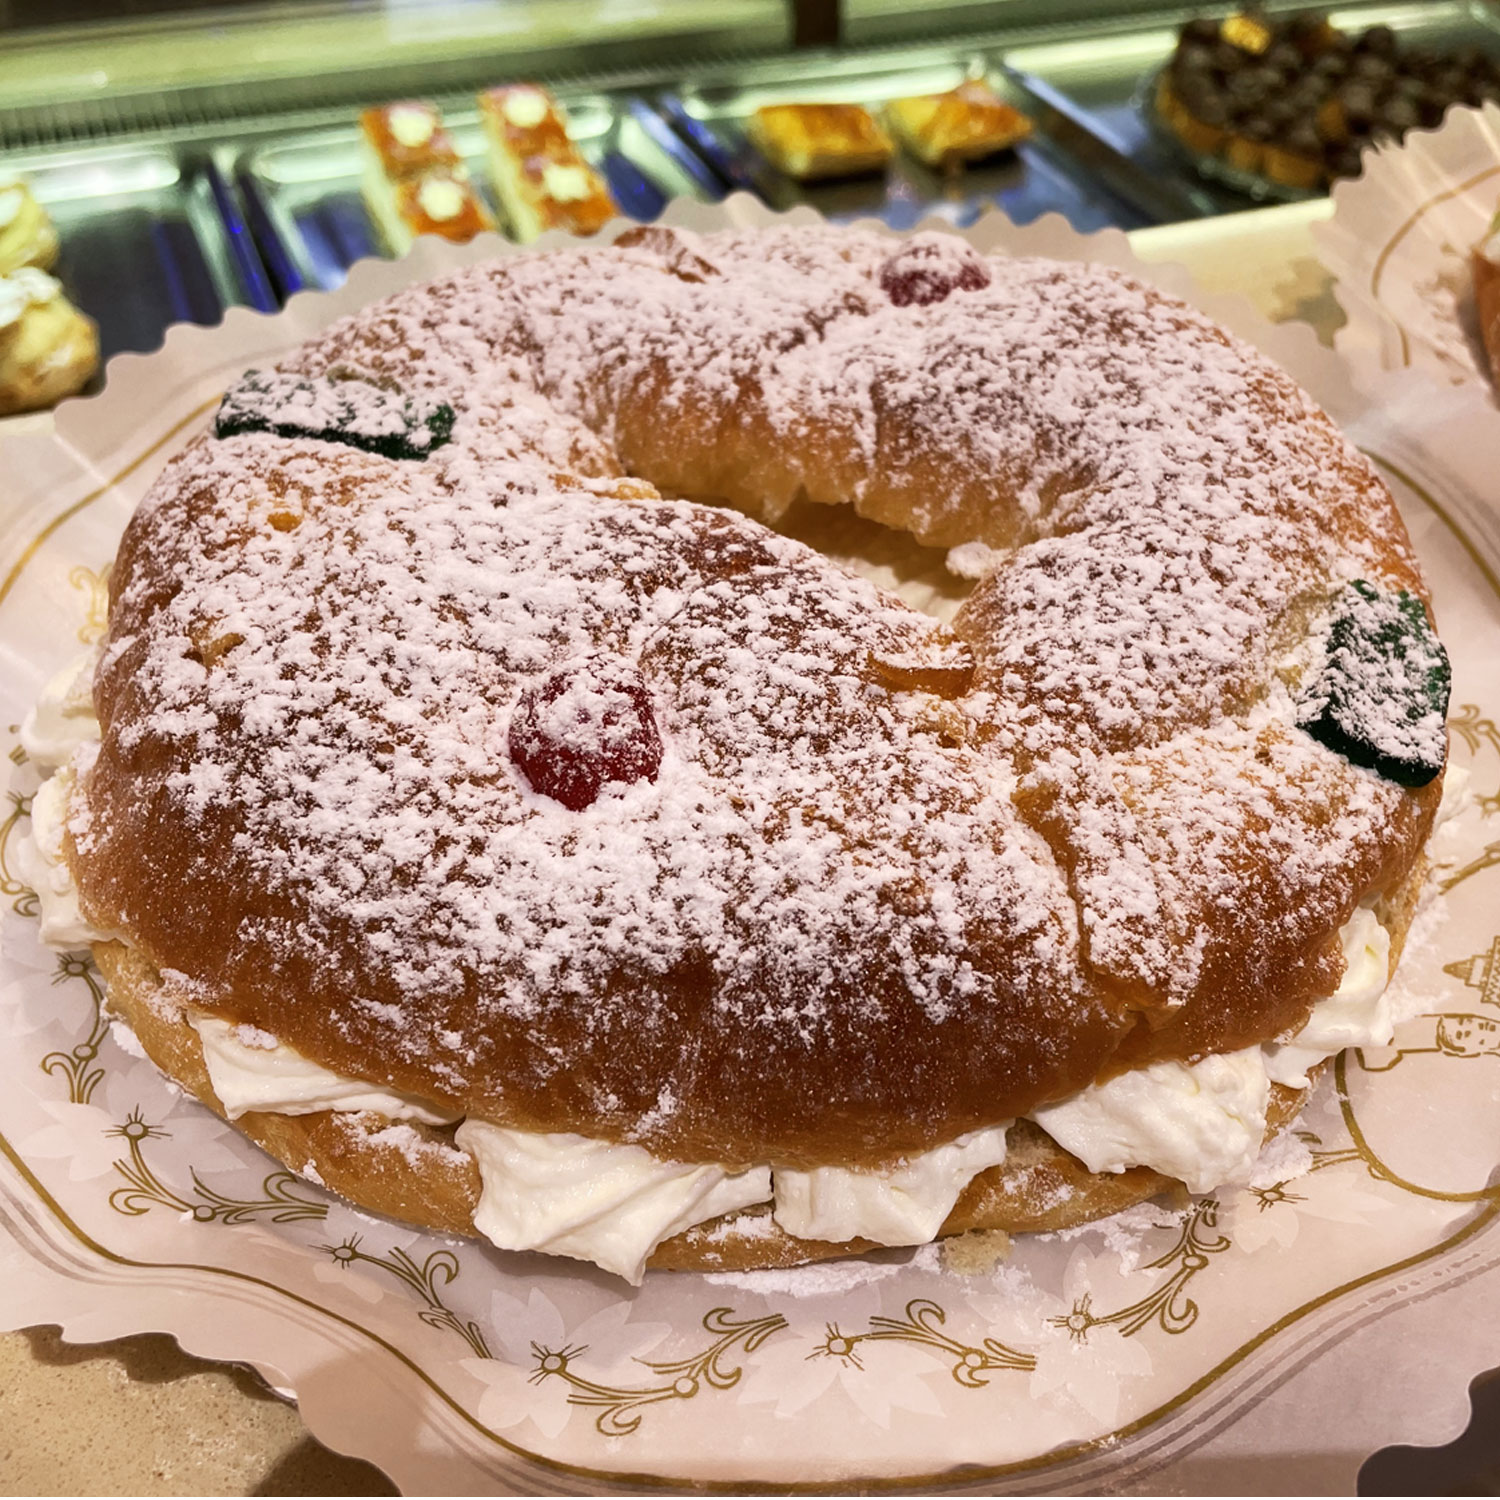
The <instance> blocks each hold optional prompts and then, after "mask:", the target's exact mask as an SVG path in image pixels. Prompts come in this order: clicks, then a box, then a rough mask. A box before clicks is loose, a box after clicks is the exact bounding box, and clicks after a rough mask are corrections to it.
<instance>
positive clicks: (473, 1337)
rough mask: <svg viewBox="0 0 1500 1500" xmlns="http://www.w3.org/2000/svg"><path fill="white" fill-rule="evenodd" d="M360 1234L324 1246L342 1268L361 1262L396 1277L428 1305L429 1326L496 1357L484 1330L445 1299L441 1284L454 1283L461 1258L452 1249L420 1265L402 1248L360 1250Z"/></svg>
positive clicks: (425, 1319) (424, 1315) (436, 1252)
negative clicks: (378, 1251) (373, 1251)
mask: <svg viewBox="0 0 1500 1500" xmlns="http://www.w3.org/2000/svg"><path fill="white" fill-rule="evenodd" d="M360 1238H361V1237H360V1236H359V1235H357V1234H353V1235H350V1236H349V1238H348V1239H346V1240H344V1241H343V1242H342V1243H341V1244H338V1245H322V1246H320V1247H319V1248H320V1249H322V1250H326V1251H327V1252H328V1254H329V1255H331V1256H332V1257H333V1263H334V1265H336V1266H338V1267H339V1269H340V1270H345V1271H346V1270H348V1269H349V1267H350V1266H352V1265H355V1264H359V1265H365V1266H374V1267H375V1269H376V1270H379V1271H385V1272H386V1273H387V1274H389V1275H391V1276H394V1277H395V1278H396V1280H397V1281H399V1282H401V1283H402V1285H403V1286H407V1287H410V1288H411V1289H412V1291H414V1292H415V1293H416V1294H417V1296H419V1297H420V1298H421V1299H422V1301H423V1302H424V1303H425V1304H426V1306H425V1307H423V1309H422V1310H421V1312H419V1313H418V1314H417V1316H418V1317H419V1318H420V1319H421V1320H422V1322H424V1323H425V1324H427V1326H428V1327H429V1328H439V1329H442V1330H443V1331H444V1332H447V1333H456V1334H457V1335H458V1336H459V1338H461V1339H462V1340H463V1341H464V1342H465V1343H466V1344H467V1345H468V1346H469V1348H470V1349H472V1350H473V1351H474V1353H475V1354H476V1355H478V1357H479V1358H480V1359H493V1358H494V1357H495V1356H494V1355H493V1354H491V1353H490V1346H489V1344H488V1343H487V1342H486V1341H485V1337H484V1332H483V1330H482V1329H481V1328H480V1326H479V1324H478V1323H475V1322H474V1321H473V1320H472V1319H469V1320H466V1319H464V1318H461V1317H460V1316H459V1315H458V1314H457V1313H456V1312H454V1311H453V1309H452V1308H451V1307H449V1306H448V1305H447V1304H446V1303H445V1302H444V1301H443V1298H442V1293H441V1291H440V1284H441V1286H451V1285H452V1284H453V1282H455V1281H456V1280H457V1279H458V1273H459V1264H458V1257H457V1256H456V1255H455V1254H454V1253H453V1252H452V1251H451V1250H434V1251H433V1252H432V1254H431V1255H429V1256H428V1257H427V1259H426V1260H424V1261H423V1262H422V1263H421V1264H420V1265H418V1264H417V1261H416V1259H415V1258H414V1257H413V1256H411V1255H409V1254H408V1253H407V1252H406V1251H405V1250H402V1249H400V1248H399V1247H398V1248H396V1249H395V1250H391V1251H389V1252H387V1253H386V1254H385V1255H371V1254H370V1253H369V1251H367V1250H361V1249H360V1248H359V1246H360Z"/></svg>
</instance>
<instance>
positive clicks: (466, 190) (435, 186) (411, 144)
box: [359, 100, 495, 255]
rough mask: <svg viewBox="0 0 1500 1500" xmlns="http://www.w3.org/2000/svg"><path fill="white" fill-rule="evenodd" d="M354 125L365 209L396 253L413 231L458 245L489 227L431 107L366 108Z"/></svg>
mask: <svg viewBox="0 0 1500 1500" xmlns="http://www.w3.org/2000/svg"><path fill="white" fill-rule="evenodd" d="M359 123H360V131H361V134H362V135H363V136H364V141H365V152H366V169H365V173H364V177H363V181H362V189H363V193H364V198H365V204H366V206H367V207H368V208H369V210H370V214H371V217H372V218H373V219H374V220H375V222H376V224H377V225H378V226H379V228H380V231H381V233H382V234H383V235H384V236H385V240H386V243H387V244H388V245H389V246H390V248H391V250H392V251H393V252H394V253H395V254H397V255H403V254H405V253H406V251H407V250H409V249H410V248H411V244H412V240H413V239H414V238H415V237H416V236H417V235H419V234H436V235H441V236H442V238H443V239H446V240H453V241H454V242H455V243H459V244H461V243H463V242H464V241H466V240H471V239H473V238H474V236H475V235H476V234H478V233H480V232H481V231H482V230H486V229H493V228H494V227H495V221H494V218H493V217H492V216H491V214H490V211H489V210H488V209H487V208H486V207H485V206H484V204H483V202H481V201H480V198H479V195H478V194H477V193H476V192H475V191H474V187H473V184H472V183H471V182H470V181H469V170H468V168H467V167H466V166H465V165H464V161H463V158H462V157H461V156H460V155H459V154H458V148H457V147H456V146H455V145H454V144H453V138H452V136H450V135H449V134H448V132H447V130H446V129H445V128H444V126H443V117H442V113H441V111H440V110H439V109H438V108H437V106H436V105H434V104H427V103H425V102H421V101H413V100H406V101H402V102H400V103H395V104H384V105H380V106H378V107H376V108H373V109H367V110H365V111H364V112H363V113H362V114H361V115H360V117H359ZM403 137H404V138H403Z"/></svg>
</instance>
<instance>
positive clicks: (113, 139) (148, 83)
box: [0, 0, 1500, 359]
mask: <svg viewBox="0 0 1500 1500" xmlns="http://www.w3.org/2000/svg"><path fill="white" fill-rule="evenodd" d="M1294 8H1295V7H1293V6H1284V5H1274V4H1273V5H1271V6H1270V7H1268V8H1267V9H1266V14H1267V15H1268V16H1269V17H1272V18H1274V17H1276V16H1279V15H1281V14H1282V13H1290V12H1291V11H1292V10H1293V9H1294ZM79 9H80V11H85V12H86V11H87V7H79ZM628 9H629V11H630V14H629V16H624V15H623V11H622V8H621V7H618V6H611V5H609V4H607V3H605V0H598V3H589V0H534V3H531V4H528V5H512V6H503V5H499V4H498V3H496V4H488V5H478V6H470V7H454V6H448V5H441V4H440V5H435V6H428V7H422V6H417V5H414V4H410V3H392V4H390V5H387V6H379V5H363V6H356V7H353V8H352V9H350V10H348V11H335V10H331V9H329V8H326V7H320V6H313V7H309V8H307V9H306V10H298V11H297V12H295V13H289V12H285V11H282V10H275V11H272V10H256V9H254V8H251V9H248V10H241V9H235V10H227V9H224V10H215V11H211V12H203V11H186V12H184V11H181V10H172V11H168V12H166V13H164V14H158V15H154V16H150V17H147V18H145V19H142V20H139V21H136V22H133V23H128V24H127V23H122V22H119V21H114V22H109V23H105V22H102V21H93V22H79V23H77V24H75V25H74V26H73V28H72V29H71V30H70V29H69V28H68V27H65V26H57V25H52V26H50V27H43V28H38V27H37V26H35V25H29V26H23V27H22V28H21V29H19V30H16V31H15V32H14V33H13V36H12V44H11V45H10V46H8V47H7V48H6V49H5V53H4V55H3V56H0V99H3V101H4V102H3V104H0V172H4V173H6V174H8V175H15V174H20V175H22V176H24V177H25V178H27V179H28V180H29V181H30V182H31V183H32V185H33V189H34V192H35V194H36V197H37V199H38V200H39V201H40V202H41V203H42V204H43V205H44V207H46V208H47V209H48V211H49V212H50V213H51V214H52V216H53V218H54V220H55V222H56V223H57V225H58V227H59V229H60V231H61V233H62V239H63V247H64V248H63V258H62V263H61V275H62V280H63V283H64V286H65V287H66V288H67V289H68V291H69V292H70V294H71V295H73V296H74V297H75V299H76V300H77V301H78V303H79V305H80V307H81V308H82V309H83V311H84V312H85V313H87V314H88V315H90V316H91V317H93V318H94V319H95V321H96V322H97V323H98V324H99V329H100V343H101V349H102V353H103V355H104V357H105V358H106V359H107V358H108V357H109V356H110V355H112V354H115V353H118V352H121V351H124V350H144V349H149V348H151V347H153V346H154V345H155V344H156V343H157V342H158V341H159V340H160V337H161V335H162V332H163V330H164V329H165V328H166V327H167V326H168V325H169V324H170V323H172V322H175V321H181V320H189V321H194V322H200V323H212V322H214V321H216V320H217V319H218V318H219V317H221V316H222V314H223V312H224V310H225V309H226V308H228V307H232V306H247V307H253V308H258V309H261V310H270V309H272V308H274V307H276V306H278V305H279V304H280V302H282V301H283V300H284V299H285V298H286V297H287V296H289V295H290V294H291V293H293V292H295V291H297V290H299V289H301V288H304V287H325V288H326V287H331V286H335V285H337V284H339V282H340V281H341V280H342V279H343V277H344V275H345V274H346V273H347V270H348V268H349V266H351V265H352V264H353V263H354V262H355V261H356V260H358V259H360V258H361V257H362V256H365V255H379V254H389V253H392V244H393V241H394V242H395V243H396V245H397V248H399V247H400V245H401V243H402V242H403V241H404V240H405V238H406V236H405V235H398V236H393V235H392V234H390V233H388V232H387V233H382V231H381V229H380V227H379V225H378V223H377V222H376V216H375V215H374V214H372V212H371V209H370V206H369V204H368V202H367V201H366V199H365V197H364V196H363V195H362V192H361V172H362V170H363V167H362V157H361V146H360V140H361V138H360V131H359V125H358V119H359V111H360V109H361V108H364V107H368V106H370V105H372V104H379V103H385V102H390V101H393V100H400V99H423V100H430V101H431V102H432V103H433V104H435V105H436V106H439V107H440V108H441V110H442V111H443V115H444V118H445V119H446V121H447V125H448V128H449V130H450V132H451V134H452V137H453V140H454V141H455V143H456V146H457V150H458V152H459V154H460V155H461V157H462V159H463V163H464V167H465V168H466V171H467V175H468V176H469V177H470V178H471V179H472V181H473V183H474V184H475V189H476V191H477V192H478V194H479V199H480V202H479V204H478V205H477V208H476V214H477V218H476V222H484V221H485V218H486V214H487V212H488V211H497V217H498V219H499V223H500V226H501V229H502V231H505V230H506V229H507V223H506V215H505V214H504V213H503V212H498V211H499V210H500V208H501V205H500V204H498V203H497V202H496V201H495V192H494V187H493V185H492V182H491V180H490V174H488V173H487V172H486V169H485V144H486V143H485V133H484V129H483V123H482V119H481V112H480V109H479V106H478V103H477V95H478V94H479V93H480V92H481V91H482V90H484V89H486V88H489V87H491V86H493V85H496V84H501V83H513V82H517V81H530V80H535V81H538V82H542V83H545V84H547V85H549V86H550V87H551V88H552V89H553V91H554V93H555V95H556V98H557V101H558V104H559V106H560V107H561V109H562V111H563V112H564V113H565V116H566V119H567V120H568V121H569V126H568V128H569V129H570V130H571V132H572V135H573V139H574V144H575V145H576V148H577V150H578V151H579V152H580V153H581V156H580V160H581V161H582V162H583V163H585V164H587V165H588V167H589V169H590V170H591V171H597V172H598V173H599V174H601V177H602V181H603V184H604V186H605V187H606V188H607V192H608V194H609V196H610V197H611V198H612V199H613V201H614V203H615V204H616V206H617V207H618V209H619V212H620V213H621V214H623V215H625V216H627V217H630V218H634V219H639V220H650V219H653V218H655V217H656V216H657V215H658V214H659V213H660V212H661V210H662V208H663V207H664V205H665V204H666V203H667V202H668V201H670V200H671V199H672V198H674V197H682V196H685V197H690V198H697V199H700V200H703V201H710V202H711V201H716V200H719V199H722V198H723V197H725V196H726V195H727V194H729V193H731V192H734V191H747V192H750V193H752V194H754V195H756V196H757V197H759V198H761V199H762V200H764V201H765V202H767V203H768V204H770V205H771V206H773V207H775V208H778V209H786V208H790V207H793V206H795V205H798V204H809V205H811V206H812V207H814V208H815V209H817V210H818V211H819V212H821V213H823V214H825V215H827V216H829V217H830V218H834V219H839V220H849V219H855V218H860V217H864V216H874V217H877V218H880V219H882V220H884V221H885V222H886V223H888V224H890V225H892V226H893V227H896V228H903V227H908V226H910V225H912V224H914V223H916V222H917V221H919V220H920V219H921V218H923V217H924V216H927V215H936V216H938V217H940V218H945V219H947V220H949V221H950V222H952V223H955V224H957V225H964V224H967V223H969V222H971V221H972V220H974V219H975V218H977V217H978V216H979V214H981V213H982V212H983V211H985V210H986V209H989V208H993V207H999V208H1000V209H1002V210H1003V211H1004V212H1005V213H1007V214H1008V215H1009V216H1010V217H1011V218H1013V219H1015V220H1016V221H1017V222H1020V223H1025V222H1029V221H1030V220H1032V219H1034V218H1036V217H1038V216H1039V215H1042V214H1045V213H1059V214H1061V215H1062V216H1063V217H1064V218H1066V219H1067V220H1068V221H1069V222H1070V223H1071V224H1073V226H1074V227H1075V228H1078V229H1081V230H1090V229H1096V228H1100V227H1104V226H1106V225H1114V226H1117V227H1120V228H1123V229H1127V230H1128V229H1136V228H1141V227H1144V226H1147V225H1153V224H1163V223H1172V222H1180V221H1183V220H1191V219H1199V218H1211V217H1213V216H1215V215H1218V214H1223V213H1231V212H1236V211H1240V210H1243V209H1245V208H1249V207H1254V206H1256V205H1257V204H1258V203H1261V202H1265V201H1271V200H1276V199H1282V198H1285V197H1288V196H1292V197H1296V196H1305V193H1304V192H1302V191H1300V190H1293V191H1291V192H1285V191H1280V190H1279V189H1278V185H1277V184H1276V183H1274V182H1269V181H1267V180H1265V179H1264V178H1261V177H1257V176H1256V175H1255V174H1250V175H1248V176H1247V175H1246V174H1239V175H1238V176H1236V174H1235V173H1234V172H1233V171H1232V170H1230V171H1225V170H1223V169H1222V168H1223V163H1222V161H1221V160H1219V159H1218V155H1216V154H1215V153H1212V152H1210V153H1204V152H1201V151H1200V152H1194V151H1193V150H1192V149H1191V148H1190V146H1189V145H1188V144H1186V143H1185V142H1184V141H1183V140H1182V139H1180V138H1178V136H1177V135H1176V134H1174V132H1173V131H1172V130H1171V129H1170V128H1169V125H1168V123H1167V122H1165V121H1164V120H1163V119H1162V118H1161V113H1160V111H1159V110H1158V109H1157V107H1156V104H1157V98H1158V94H1157V83H1158V80H1159V79H1160V77H1161V75H1162V71H1163V69H1164V68H1165V67H1166V66H1167V64H1168V63H1169V61H1170V59H1171V58H1172V56H1173V51H1174V48H1175V47H1176V46H1177V45H1178V39H1179V36H1180V35H1181V34H1182V29H1183V27H1184V26H1185V25H1187V24H1188V23H1189V22H1190V21H1192V20H1193V19H1194V17H1199V22H1198V24H1199V25H1200V26H1204V25H1209V24H1210V22H1208V21H1205V20H1203V19H1202V14H1206V15H1207V16H1209V17H1213V16H1218V17H1219V18H1221V19H1222V18H1224V17H1227V16H1230V15H1233V14H1234V12H1233V11H1232V10H1230V9H1229V8H1228V7H1223V6H1220V7H1213V6H1210V7H1207V8H1206V11H1205V12H1203V13H1202V14H1200V12H1199V11H1198V10H1197V9H1196V8H1192V9H1190V8H1186V7H1170V8H1162V7H1159V6H1150V5H1144V4H1139V3H1126V0H1115V3H1113V4H1109V5H1094V6H1081V5H1074V4H1072V3H1064V4H1060V5H1050V6H1049V5H1044V4H1039V3H1034V0H1009V3H1005V4H1001V5H987V6H970V5H953V6H948V7H942V8H937V9H933V8H926V7H924V8H920V9H918V10H917V11H914V12H912V11H910V10H908V11H907V12H898V10H897V9H896V8H894V7H881V6H879V5H864V4H858V3H852V0H851V3H850V4H847V5H846V6H845V7H844V10H843V14H842V17H840V16H839V15H838V13H837V8H836V7H832V8H831V7H827V6H821V7H819V6H796V7H788V6H783V5H782V4H780V3H779V0H735V3H732V4H729V5H714V6H705V5H700V4H697V3H695V0H675V3H674V0H660V3H654V4H645V3H643V4H642V5H640V6H638V7H630V8H628ZM7 14H11V13H7ZM27 14H29V16H30V19H31V21H33V22H34V21H36V20H37V19H38V17H40V16H41V14H42V13H41V12H40V11H33V12H32V13H27ZM14 15H19V16H21V19H22V20H26V19H27V15H23V14H22V13H21V12H15V13H14ZM14 15H13V16H12V25H14V24H15V20H14ZM1328 16H1329V20H1330V22H1331V23H1332V24H1333V25H1334V26H1336V27H1338V28H1340V29H1342V30H1344V31H1347V32H1350V33H1358V32H1362V31H1364V30H1366V29H1368V28H1370V27H1382V28H1389V29H1390V32H1391V33H1392V34H1393V35H1394V36H1395V37H1397V38H1399V39H1400V42H1401V44H1402V45H1403V46H1409V47H1415V48H1424V49H1428V50H1431V51H1435V52H1448V51H1453V52H1465V51H1467V53H1468V54H1470V55H1480V56H1485V55H1489V56H1500V11H1497V9H1496V7H1494V6H1493V5H1490V4H1487V3H1482V0H1439V3H1432V4H1423V5H1413V4H1394V5H1393V4H1366V5H1355V6H1346V7H1341V8H1338V9H1336V10H1334V11H1331V12H1329V13H1328ZM830 17H831V18H832V26H833V28H834V30H835V31H836V30H837V28H838V26H839V25H840V23H841V25H842V36H843V45H842V46H840V47H827V46H822V47H816V46H815V47H799V46H797V45H795V42H796V41H797V40H798V39H799V38H800V39H806V38H808V37H812V38H814V39H816V38H818V37H820V36H822V37H824V38H826V36H827V35H829V34H830V31H829V25H830ZM90 41H94V42H97V43H99V44H100V46H99V47H98V48H95V49H92V50H91V49H89V48H87V47H86V45H85V44H86V43H88V42H90ZM335 41H337V43H338V45H339V48H340V55H341V56H344V55H347V59H348V65H347V67H344V68H341V69H340V70H337V71H336V72H330V70H328V69H327V68H326V67H322V66H321V65H320V66H318V67H314V66H313V62H314V61H315V59H316V56H317V53H318V49H322V55H324V56H326V55H327V52H326V49H327V48H328V47H329V46H330V45H332V44H333V43H334V42H335ZM101 59H102V61H103V65H102V66H93V67H88V66H85V63H86V62H88V61H92V62H93V63H96V64H97V63H98V62H99V61H100V60H101ZM153 59H154V61H153ZM1252 61H1253V58H1252ZM974 97H978V98H979V99H981V100H982V102H983V104H984V106H985V107H987V108H989V109H991V110H993V109H996V108H1003V109H1008V110H1010V111H1013V112H1015V114H1016V116H1017V117H1018V118H1020V119H1022V120H1023V121H1024V126H1025V128H1024V130H1023V131H1021V132H1017V133H1015V134H1016V138H1015V139H1006V138H1003V137H1001V138H997V146H996V149H995V150H994V151H993V152H991V153H988V154H986V153H985V152H983V151H979V152H970V153H968V154H967V155H961V154H959V153H956V152H955V153H953V154H951V155H950V157H949V158H948V159H947V160H948V164H947V165H946V166H945V167H941V168H940V167H935V166H932V165H929V164H927V163H926V162H924V160H923V159H922V154H923V153H922V152H921V151H920V150H919V149H915V148H914V147H913V145H912V143H911V142H910V141H909V140H908V141H907V142H906V143H905V144H904V145H903V144H901V143H900V142H899V141H898V142H897V143H896V144H895V145H894V146H893V147H892V149H891V150H890V152H889V157H888V160H886V161H885V162H884V163H883V164H872V163H870V162H865V163H864V164H863V165H862V166H861V168H860V169H859V170H854V169H853V168H852V167H851V168H850V169H849V170H842V171H841V170H840V169H839V167H838V164H837V162H836V161H835V162H834V165H833V167H832V170H826V169H824V170H820V172H819V173H818V175H817V180H806V174H805V173H804V174H801V175H800V176H799V175H798V174H797V173H796V172H794V171H791V170H787V169H786V164H785V163H783V164H782V165H781V166H778V165H776V164H775V162H774V161H773V159H772V156H773V155H774V153H771V154H768V153H767V151H766V150H764V149H762V148H758V147H757V145H755V144H754V143H753V138H754V129H753V125H754V121H755V118H756V114H757V111H759V110H761V109H763V108H765V107H767V106H809V107H814V108H816V107H821V106H837V107H844V106H856V107H858V108H860V109H862V110H864V111H866V112H868V118H869V119H870V121H871V128H872V129H873V130H875V131H877V132H880V131H882V130H883V128H884V125H887V124H889V123H890V121H891V120H892V119H894V115H893V114H892V113H891V111H892V106H893V105H899V104H900V103H901V102H902V101H905V102H906V104H908V105H910V104H912V103H914V102H916V103H920V102H921V101H922V100H924V99H925V100H928V101H933V100H938V99H941V100H944V101H948V102H947V103H945V104H944V108H945V109H947V110H949V111H950V112H951V111H952V110H954V109H958V110H960V111H966V112H967V113H968V114H969V115H970V116H973V115H975V113H976V105H975V104H974V102H973V99H974ZM966 100H968V102H967V103H966V102H965V101H966ZM929 113H931V111H929ZM962 124H963V122H961V128H962ZM970 125H971V126H972V122H970ZM929 159H941V158H940V157H938V158H933V157H931V155H930V153H929ZM856 165H859V164H856ZM423 227H425V228H428V229H431V228H433V227H434V226H433V225H432V224H431V223H428V224H426V225H424V226H423ZM436 227H438V228H441V226H440V225H439V226H436Z"/></svg>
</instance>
